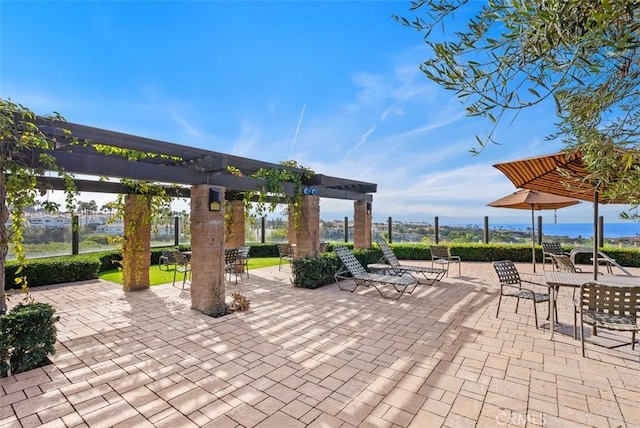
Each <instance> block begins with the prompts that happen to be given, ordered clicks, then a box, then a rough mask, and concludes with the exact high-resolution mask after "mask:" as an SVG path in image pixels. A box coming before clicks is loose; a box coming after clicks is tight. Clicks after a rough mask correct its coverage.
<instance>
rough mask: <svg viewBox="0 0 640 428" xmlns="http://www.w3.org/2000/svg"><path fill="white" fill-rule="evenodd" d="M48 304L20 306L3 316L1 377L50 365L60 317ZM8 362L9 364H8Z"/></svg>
mask: <svg viewBox="0 0 640 428" xmlns="http://www.w3.org/2000/svg"><path fill="white" fill-rule="evenodd" d="M54 313H55V309H53V307H52V306H51V305H49V304H48V303H27V304H20V305H18V306H16V307H14V308H13V309H11V310H10V311H9V312H8V313H7V314H4V315H0V375H1V376H2V377H5V376H7V375H8V372H9V370H11V374H17V373H21V372H25V371H27V370H31V369H34V368H36V367H41V366H43V365H45V364H46V363H47V356H48V355H49V354H53V353H55V343H56V335H57V333H56V327H55V323H56V322H57V321H58V320H59V319H60V317H55V316H54ZM7 361H8V362H9V363H7Z"/></svg>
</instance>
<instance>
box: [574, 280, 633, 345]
mask: <svg viewBox="0 0 640 428" xmlns="http://www.w3.org/2000/svg"><path fill="white" fill-rule="evenodd" d="M574 305H575V307H576V311H575V314H576V315H575V316H577V315H579V316H580V341H581V345H582V356H583V357H585V356H586V355H585V351H584V333H583V332H584V324H587V325H590V326H592V327H593V334H594V335H595V334H597V329H598V328H604V329H606V330H615V331H630V332H631V349H635V344H636V332H637V331H640V326H639V325H638V310H639V309H640V285H639V286H633V287H629V286H614V285H604V284H600V283H598V282H588V283H586V284H582V285H581V286H580V295H579V296H578V299H576V300H575V301H574ZM574 326H577V320H576V319H575V318H574ZM575 334H576V333H575V332H574V335H575Z"/></svg>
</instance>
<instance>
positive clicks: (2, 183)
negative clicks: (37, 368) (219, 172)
mask: <svg viewBox="0 0 640 428" xmlns="http://www.w3.org/2000/svg"><path fill="white" fill-rule="evenodd" d="M38 120H40V121H42V120H44V121H49V122H50V123H51V125H52V126H53V127H57V128H59V129H60V130H61V131H62V134H63V135H61V136H52V135H49V134H46V133H45V132H43V131H42V130H41V128H40V127H39V126H38V125H37V124H36V121H38ZM64 122H65V119H64V117H62V115H60V114H59V113H56V112H54V114H52V115H45V116H37V115H36V114H35V113H33V112H32V111H30V110H29V109H28V108H26V107H24V106H23V105H21V104H18V103H15V102H13V101H11V100H10V99H7V100H5V99H0V284H2V286H3V291H2V294H1V297H0V313H4V312H6V310H7V302H6V293H5V292H4V284H5V269H4V266H5V261H6V257H7V254H8V252H9V244H10V243H11V244H12V245H13V247H14V248H13V250H14V253H15V257H16V259H17V261H18V264H19V267H18V269H17V271H16V278H15V279H14V281H15V283H16V284H19V285H20V286H21V289H22V291H23V292H24V293H25V295H26V297H25V298H27V299H29V298H30V296H29V289H28V282H27V278H26V277H25V275H24V267H25V266H26V254H25V248H24V235H23V233H24V229H25V227H26V217H25V211H26V209H27V208H28V207H30V206H33V205H34V203H35V198H36V197H37V195H39V194H45V193H46V191H48V190H50V189H49V188H47V187H43V186H41V185H40V184H39V183H38V177H42V176H44V175H45V173H47V172H49V171H50V172H55V173H57V174H58V176H60V177H61V178H62V179H63V181H64V185H65V190H64V192H65V207H66V210H67V211H68V212H70V213H74V212H75V208H76V205H75V197H76V196H77V195H78V191H77V188H76V186H75V180H74V176H73V174H71V173H68V172H66V171H64V170H62V169H61V168H59V167H58V166H57V165H56V161H55V157H54V156H53V155H52V153H51V152H52V151H53V150H55V149H56V146H57V145H58V144H66V145H84V146H90V147H92V148H93V149H95V150H96V151H97V152H99V153H102V154H105V155H109V156H120V157H123V158H125V159H127V160H129V161H136V160H140V159H145V158H150V157H159V158H170V159H177V160H180V159H179V158H176V157H171V156H168V155H164V154H159V153H147V152H142V151H136V150H130V149H123V148H120V147H114V146H109V145H106V144H98V143H94V142H91V141H85V140H79V139H77V138H74V137H73V136H72V135H71V132H70V131H69V130H67V129H64V126H63V123H64ZM43 206H44V208H45V210H47V211H49V212H55V211H57V209H58V208H59V206H58V204H56V203H53V202H45V203H44V204H43ZM9 217H11V219H12V222H11V234H9V233H7V228H6V223H7V221H8V219H9Z"/></svg>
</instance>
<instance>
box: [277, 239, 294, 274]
mask: <svg viewBox="0 0 640 428" xmlns="http://www.w3.org/2000/svg"><path fill="white" fill-rule="evenodd" d="M278 253H279V254H280V260H278V270H282V265H283V263H284V262H285V261H286V262H289V263H291V262H292V261H293V258H294V255H293V246H292V245H291V244H278Z"/></svg>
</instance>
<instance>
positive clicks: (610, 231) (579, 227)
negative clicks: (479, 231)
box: [478, 222, 640, 238]
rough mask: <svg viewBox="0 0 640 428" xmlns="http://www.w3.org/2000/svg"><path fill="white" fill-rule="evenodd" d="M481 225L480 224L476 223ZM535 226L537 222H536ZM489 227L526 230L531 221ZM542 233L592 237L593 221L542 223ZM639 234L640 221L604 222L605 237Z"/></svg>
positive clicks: (490, 226)
mask: <svg viewBox="0 0 640 428" xmlns="http://www.w3.org/2000/svg"><path fill="white" fill-rule="evenodd" d="M478 226H479V227H482V225H478ZM536 226H537V223H536ZM489 229H511V230H519V231H526V230H530V229H531V223H528V224H526V223H508V224H491V223H489ZM542 234H543V235H551V236H568V237H569V238H578V237H580V236H581V237H583V238H591V237H593V223H558V224H553V223H542ZM631 236H640V223H633V222H627V223H605V224H604V237H605V238H626V237H631Z"/></svg>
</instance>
